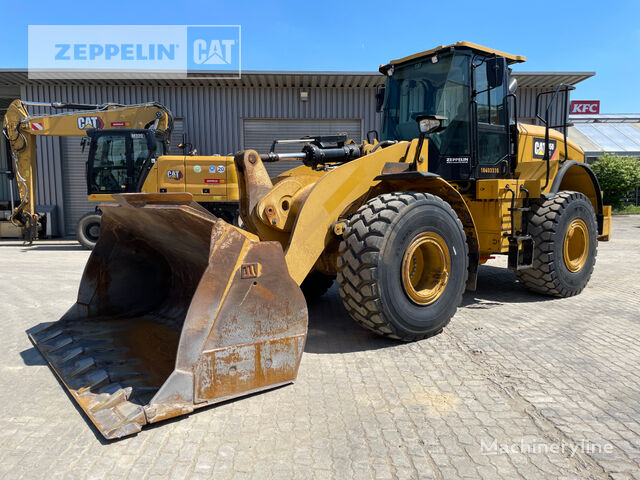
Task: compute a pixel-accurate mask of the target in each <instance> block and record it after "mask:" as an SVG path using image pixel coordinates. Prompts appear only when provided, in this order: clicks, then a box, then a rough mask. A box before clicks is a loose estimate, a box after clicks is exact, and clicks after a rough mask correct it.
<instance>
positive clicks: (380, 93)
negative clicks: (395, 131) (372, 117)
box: [376, 85, 385, 112]
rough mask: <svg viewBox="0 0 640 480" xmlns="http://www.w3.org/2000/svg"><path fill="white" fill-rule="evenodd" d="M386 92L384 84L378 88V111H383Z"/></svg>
mask: <svg viewBox="0 0 640 480" xmlns="http://www.w3.org/2000/svg"><path fill="white" fill-rule="evenodd" d="M384 92H385V87H384V85H382V86H380V87H378V89H377V90H376V112H381V111H382V105H384Z"/></svg>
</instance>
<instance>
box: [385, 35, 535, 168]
mask: <svg viewBox="0 0 640 480" xmlns="http://www.w3.org/2000/svg"><path fill="white" fill-rule="evenodd" d="M517 61H524V57H514V56H511V55H507V54H502V53H501V52H496V51H494V50H490V49H485V48H484V47H479V46H477V45H474V44H469V43H466V42H459V43H458V44H455V45H450V46H448V47H439V48H438V49H434V50H430V51H427V52H423V53H421V54H417V55H413V56H411V57H406V58H404V59H400V60H396V61H393V62H391V63H390V64H388V65H385V66H382V67H381V68H380V71H381V72H382V73H384V74H386V75H387V81H386V85H385V88H384V100H383V101H382V105H381V106H382V108H381V110H382V112H383V115H382V131H381V140H382V141H384V140H400V141H402V140H413V139H414V138H417V137H419V135H420V132H419V127H418V122H417V120H418V119H420V118H425V117H432V118H438V119H440V125H438V126H437V128H433V129H432V131H431V132H428V133H427V134H426V139H428V144H427V148H428V161H429V171H430V172H432V173H436V174H438V175H440V176H442V177H443V178H445V179H447V180H472V179H477V178H498V177H501V178H508V177H511V176H512V175H513V170H514V168H515V155H514V153H515V148H514V145H515V140H516V138H515V136H516V134H517V130H516V128H515V122H514V121H513V119H514V114H513V113H512V112H514V111H515V96H514V95H513V90H515V84H514V83H513V82H511V83H510V82H509V68H508V66H509V64H511V63H514V62H517ZM381 97H382V95H380V98H381Z"/></svg>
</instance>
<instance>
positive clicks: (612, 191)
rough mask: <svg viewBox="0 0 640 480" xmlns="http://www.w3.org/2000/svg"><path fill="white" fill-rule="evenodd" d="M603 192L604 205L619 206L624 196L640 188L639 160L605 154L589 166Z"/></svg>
mask: <svg viewBox="0 0 640 480" xmlns="http://www.w3.org/2000/svg"><path fill="white" fill-rule="evenodd" d="M591 168H593V171H594V172H595V174H596V177H598V181H599V182H600V188H602V191H603V192H604V203H605V205H613V206H614V207H620V206H621V203H622V202H621V200H622V199H623V198H624V197H625V195H626V194H627V193H628V192H630V191H631V190H634V189H636V188H638V187H640V160H638V159H637V158H635V157H622V156H619V155H615V154H613V153H605V154H603V155H602V157H600V159H599V160H598V161H596V162H595V163H594V164H592V165H591Z"/></svg>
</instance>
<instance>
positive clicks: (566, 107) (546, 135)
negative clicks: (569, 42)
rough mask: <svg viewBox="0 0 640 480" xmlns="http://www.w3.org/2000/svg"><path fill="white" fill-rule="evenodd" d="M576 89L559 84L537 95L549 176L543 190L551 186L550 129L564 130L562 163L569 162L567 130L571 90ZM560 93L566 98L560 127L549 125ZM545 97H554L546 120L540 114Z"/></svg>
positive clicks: (548, 108) (537, 110)
mask: <svg viewBox="0 0 640 480" xmlns="http://www.w3.org/2000/svg"><path fill="white" fill-rule="evenodd" d="M575 89H576V87H574V86H573V85H568V84H566V83H561V84H559V85H558V86H557V87H556V89H555V90H549V91H546V92H540V93H539V94H538V95H536V118H537V119H539V120H540V121H541V122H542V123H543V124H544V126H545V129H544V155H543V157H542V160H543V161H545V162H546V163H547V174H546V181H545V184H544V186H543V187H542V190H544V189H545V188H547V187H548V186H549V170H550V168H551V167H550V162H549V160H550V159H549V129H550V128H560V127H561V128H562V129H563V133H564V160H562V161H560V163H564V161H566V160H567V157H568V155H569V153H568V152H569V150H568V142H567V129H568V128H569V122H567V114H568V111H569V92H570V91H571V90H575ZM560 92H564V94H565V96H564V105H563V108H562V119H563V122H562V123H561V124H558V125H549V113H550V111H551V107H553V106H554V104H555V101H556V97H557V96H558V93H560ZM545 95H553V96H552V97H551V100H550V101H549V103H548V104H547V108H546V110H545V112H544V118H542V117H541V116H540V114H539V113H538V112H539V111H540V98H541V97H543V96H545Z"/></svg>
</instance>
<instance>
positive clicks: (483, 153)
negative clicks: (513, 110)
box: [474, 58, 510, 178]
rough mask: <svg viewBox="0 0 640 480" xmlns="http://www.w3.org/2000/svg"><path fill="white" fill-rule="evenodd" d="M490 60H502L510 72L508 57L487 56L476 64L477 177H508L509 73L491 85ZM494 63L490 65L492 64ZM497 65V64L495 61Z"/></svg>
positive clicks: (503, 70)
mask: <svg viewBox="0 0 640 480" xmlns="http://www.w3.org/2000/svg"><path fill="white" fill-rule="evenodd" d="M489 60H491V61H493V62H501V68H502V72H506V61H505V59H504V58H497V59H485V60H484V61H483V62H482V64H480V65H478V66H476V67H475V68H474V70H475V71H474V90H475V92H477V93H476V96H475V102H476V108H475V116H476V118H475V125H476V145H475V147H476V148H475V151H476V159H475V161H476V166H475V177H476V178H496V177H504V176H506V174H507V173H508V172H509V153H510V148H509V114H508V108H507V105H508V103H507V101H506V98H505V96H506V94H507V92H506V89H507V85H506V75H505V74H504V73H503V74H502V82H501V84H500V85H498V86H495V87H491V86H490V85H489V82H488V79H487V69H488V68H492V67H491V64H489V63H488V62H489ZM488 65H490V67H488ZM493 65H494V66H495V64H493Z"/></svg>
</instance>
